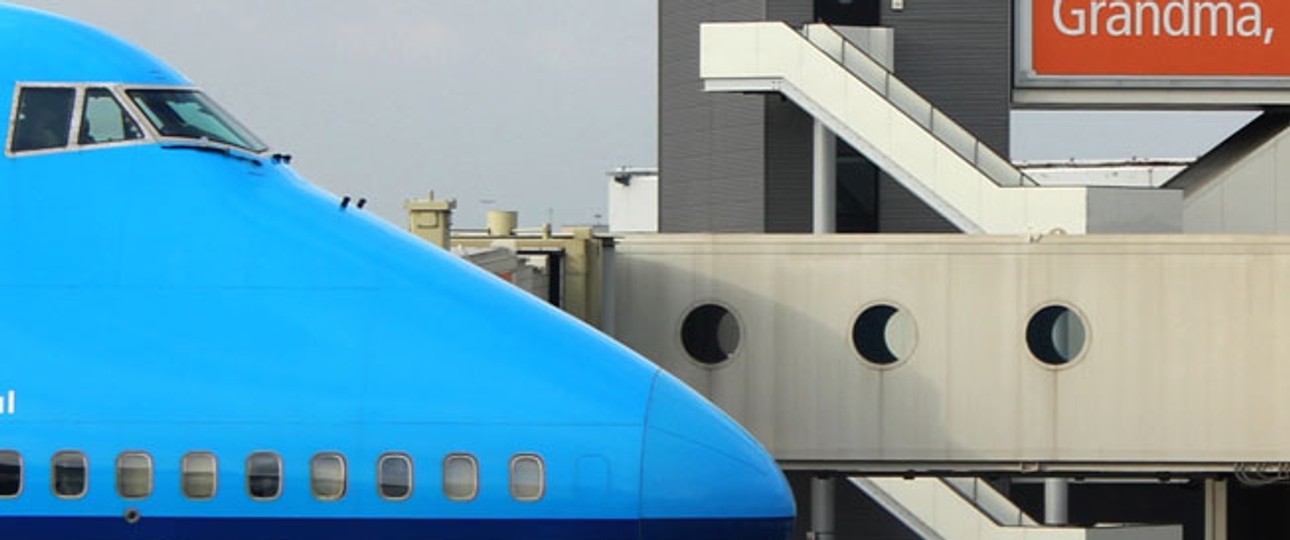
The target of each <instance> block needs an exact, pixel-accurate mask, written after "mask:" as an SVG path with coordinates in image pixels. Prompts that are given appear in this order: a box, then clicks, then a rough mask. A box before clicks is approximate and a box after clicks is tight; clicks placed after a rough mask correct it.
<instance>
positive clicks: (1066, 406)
mask: <svg viewBox="0 0 1290 540" xmlns="http://www.w3.org/2000/svg"><path fill="white" fill-rule="evenodd" d="M614 267H615V277H614V280H615V290H616V291H617V293H616V299H615V309H614V317H615V321H616V325H615V328H616V330H615V337H617V338H618V339H619V340H620V341H622V342H624V343H625V344H627V345H628V346H630V347H632V348H634V349H635V350H637V351H639V352H640V353H642V354H643V355H645V356H646V357H648V358H650V359H651V360H653V361H655V362H657V363H658V364H660V365H661V366H663V367H664V368H666V369H667V370H669V371H671V372H672V373H674V374H676V375H678V376H679V377H681V378H682V379H684V380H685V381H686V382H687V383H689V384H690V385H691V386H693V387H694V388H696V389H698V390H699V391H700V392H702V393H703V394H705V395H706V396H707V397H709V398H710V399H712V400H713V401H714V402H716V403H717V404H718V405H720V406H721V407H723V408H724V409H725V410H727V411H728V412H730V413H731V414H732V416H734V417H735V418H736V419H737V420H739V421H740V422H741V423H743V424H744V425H745V426H746V427H748V428H749V430H750V431H751V432H752V433H753V434H754V435H755V436H756V437H757V438H758V439H759V440H761V441H762V442H763V443H764V444H765V445H766V446H767V448H768V449H770V451H771V452H772V453H773V454H774V455H775V457H776V458H777V459H778V460H779V461H780V463H781V465H782V466H783V467H784V468H785V469H787V470H788V471H790V473H791V474H800V475H807V476H813V475H818V474H827V475H829V476H832V477H834V478H839V477H853V476H861V477H877V478H884V477H886V478H897V479H899V478H906V477H908V478H920V479H923V478H951V479H952V478H955V477H967V478H972V477H995V478H999V477H1002V478H1011V479H1021V480H1026V481H1028V482H1032V483H1030V484H1027V485H1029V486H1034V485H1037V484H1035V483H1041V482H1044V481H1050V479H1054V478H1059V479H1060V478H1064V479H1090V481H1093V480H1098V479H1102V480H1105V481H1107V482H1122V481H1124V482H1140V483H1142V484H1144V485H1145V487H1143V488H1142V489H1162V490H1169V489H1174V488H1170V487H1169V486H1171V485H1173V484H1171V481H1170V479H1181V480H1182V481H1183V482H1184V484H1183V486H1182V487H1180V488H1178V489H1180V490H1184V491H1185V492H1186V494H1185V497H1187V500H1188V501H1191V502H1190V503H1189V504H1194V511H1193V513H1192V514H1189V515H1199V514H1201V513H1202V512H1204V518H1203V521H1204V524H1205V526H1206V527H1207V530H1208V531H1210V532H1213V534H1210V533H1209V532H1207V533H1206V536H1205V538H1208V539H1223V538H1227V537H1226V536H1224V535H1223V534H1222V533H1223V531H1226V530H1227V525H1226V523H1227V521H1226V515H1227V514H1226V512H1227V510H1226V508H1227V506H1226V505H1227V504H1228V502H1227V501H1229V500H1231V501H1235V502H1232V504H1234V505H1239V504H1241V503H1240V502H1239V501H1241V500H1246V501H1249V500H1251V499H1250V497H1272V498H1271V499H1267V500H1268V501H1269V502H1268V503H1260V504H1273V505H1276V504H1281V502H1271V501H1282V499H1279V498H1276V497H1279V495H1277V493H1280V492H1279V491H1277V490H1272V491H1268V490H1259V491H1254V492H1249V491H1248V490H1255V489H1256V488H1254V487H1251V486H1260V485H1268V484H1277V483H1280V484H1283V485H1284V484H1286V483H1287V482H1290V364H1288V363H1287V362H1286V361H1285V359H1286V358H1287V357H1290V334H1288V333H1286V332H1285V331H1284V329H1285V328H1288V327H1290V238H1287V237H1284V236H1183V235H1167V236H1136V235H1086V236H1085V235H1015V236H973V235H813V236H809V235H697V234H696V235H665V236H633V237H628V238H625V239H622V240H621V241H620V243H619V245H618V246H617V248H616V251H615V265H614ZM884 482H885V481H880V482H878V484H879V485H880V487H881V486H884V485H886V484H885V483H884ZM1091 485H1092V484H1089V486H1091ZM1229 485H1230V486H1233V487H1232V489H1233V490H1235V491H1233V492H1232V493H1233V494H1232V495H1231V497H1229V495H1228V493H1229V492H1228V491H1227V490H1228V486H1229ZM1072 486H1075V487H1079V486H1080V485H1079V484H1072ZM799 487H801V486H800V485H799ZM888 487H892V486H888ZM1022 487H1025V486H1022ZM1075 487H1072V489H1075ZM839 489H841V488H839ZM893 489H898V490H900V489H914V488H913V487H911V486H906V485H904V484H894V487H893ZM922 489H928V490H930V491H926V492H923V491H916V492H915V493H913V494H910V493H908V492H907V491H902V492H901V493H904V495H901V496H899V497H896V498H895V499H893V500H894V501H895V502H896V503H899V504H900V506H903V507H906V508H907V509H909V511H911V512H914V513H915V514H916V515H918V516H921V517H920V519H923V520H925V521H926V520H933V518H934V514H935V513H934V512H933V514H928V513H927V511H928V507H926V506H920V505H919V504H915V503H917V501H919V500H923V499H925V498H927V497H941V496H943V495H946V493H945V492H944V488H943V487H937V486H935V485H933V487H930V488H918V490H922ZM1079 489H1094V488H1092V487H1079ZM1135 489H1136V488H1135ZM1238 492H1239V493H1238ZM918 493H921V495H920V494H918ZM938 493H939V494H938ZM1086 493H1087V492H1086ZM1171 493H1172V492H1171ZM1168 496H1169V497H1172V496H1174V495H1172V494H1171V495H1168ZM1179 496H1184V495H1179ZM1242 497H1244V499H1242ZM902 501H903V502H902ZM1211 502H1212V504H1211ZM800 504H802V503H800ZM955 504H959V503H957V502H956V503H955ZM920 508H921V509H922V510H919V509H920ZM933 508H935V507H933ZM1244 508H1246V510H1243V511H1252V510H1248V509H1249V508H1257V506H1250V507H1244ZM960 510H962V509H961V508H960V509H958V510H954V512H956V513H958V514H960V515H962V516H970V515H971V514H970V513H965V512H960ZM955 519H958V518H955ZM963 519H968V518H967V517H964V518H963ZM971 519H973V520H981V519H984V518H981V517H979V516H977V517H972V518H971ZM1269 519H1272V518H1269ZM981 523H984V522H981ZM1164 523H1175V521H1165V522H1164ZM1246 523H1256V524H1257V523H1264V522H1258V521H1249V520H1243V521H1242V522H1236V523H1233V525H1232V527H1234V528H1239V527H1257V526H1258V525H1246ZM1264 525H1266V523H1264ZM947 526H948V525H947ZM954 527H957V526H954ZM951 528H953V527H951ZM1022 529H1026V528H1025V527H1022ZM1017 530H1021V529H1015V528H1007V529H1000V531H999V532H1000V534H1015V533H1013V532H1008V531H1017ZM1027 530H1028V529H1027ZM1234 530H1235V529H1234ZM1256 530H1257V529H1256ZM1138 532H1143V531H1138ZM1103 533H1106V531H1100V532H1099V533H1098V534H1103ZM1152 534H1154V533H1152ZM1189 534H1190V533H1189ZM986 537H990V538H1007V537H1014V536H986ZM986 537H980V538H986ZM1039 537H1040V536H1035V538H1039ZM1093 537H1096V536H1089V538H1093ZM1131 537H1134V536H1128V537H1125V538H1131ZM1246 537H1248V536H1239V535H1238V536H1235V538H1246ZM929 538H935V537H930V536H929ZM945 538H978V537H976V536H961V535H949V536H945ZM1138 538H1154V536H1139V537H1138Z"/></svg>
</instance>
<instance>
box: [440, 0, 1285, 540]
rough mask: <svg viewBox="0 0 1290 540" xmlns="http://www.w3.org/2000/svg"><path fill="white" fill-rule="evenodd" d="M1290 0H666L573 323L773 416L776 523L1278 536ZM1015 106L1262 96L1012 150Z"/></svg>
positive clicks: (768, 428)
mask: <svg viewBox="0 0 1290 540" xmlns="http://www.w3.org/2000/svg"><path fill="white" fill-rule="evenodd" d="M1284 12H1286V10H1285V9H1284V8H1283V6H1281V4H1279V3H1276V2H1273V1H1271V0H1250V1H1247V2H1240V3H1238V2H1227V1H1219V0H1215V1H1212V2H1198V1H1194V0H1126V1H1125V2H1099V1H1092V0H979V1H973V2H965V1H962V0H881V1H880V0H659V48H660V49H659V50H660V54H659V77H660V79H659V81H660V84H659V96H660V103H659V107H660V111H659V122H660V126H659V127H660V129H659V161H658V170H657V171H656V172H655V171H649V172H648V174H647V175H645V176H647V178H646V179H644V180H642V181H640V182H635V181H633V180H632V178H631V176H632V175H631V174H628V173H627V171H626V170H624V171H621V174H619V175H618V176H622V178H621V179H618V178H616V177H615V178H610V179H609V180H607V182H608V185H610V189H611V194H612V195H611V196H612V197H615V198H616V199H615V200H617V201H620V202H619V203H617V204H625V205H629V206H630V205H632V204H634V203H632V202H630V201H657V207H656V208H647V209H646V210H645V211H641V210H640V209H639V208H636V209H633V211H632V212H631V214H630V215H631V216H632V218H631V219H624V220H623V221H622V222H623V223H631V225H623V227H625V228H628V227H629V228H630V229H631V230H630V231H627V232H628V234H623V235H615V236H616V237H615V238H614V239H613V240H612V241H609V239H607V238H604V237H603V236H595V235H593V237H594V238H600V239H601V240H603V241H601V242H598V243H597V245H598V247H597V248H596V250H597V252H598V253H599V254H600V256H601V257H603V261H602V264H601V265H600V267H599V268H600V269H599V270H598V271H597V272H599V273H600V274H599V275H600V276H602V277H603V282H602V284H601V285H600V287H599V291H600V297H599V298H600V302H599V303H598V304H596V306H598V307H597V308H596V310H599V311H600V315H599V316H598V318H595V317H584V319H586V320H589V321H593V322H595V323H596V324H598V325H599V326H600V327H601V328H602V329H604V330H605V331H607V332H609V333H610V334H612V335H613V336H614V337H616V338H617V339H619V340H620V341H622V342H623V343H625V344H627V345H628V346H630V347H632V348H634V349H636V350H637V351H639V352H640V353H641V354H643V355H645V356H646V357H648V358H650V359H651V360H653V361H655V362H657V363H658V364H660V365H662V366H663V367H664V368H666V369H668V370H669V371H671V372H672V373H674V374H676V375H678V376H679V377H681V378H682V379H684V380H685V381H686V382H687V383H689V384H690V385H691V386H693V387H694V388H696V389H697V390H698V391H700V392H702V393H703V394H704V395H706V396H707V397H708V398H709V399H711V400H712V401H714V402H715V403H717V404H718V405H720V406H721V407H723V408H724V409H725V410H726V411H728V412H729V413H730V414H731V415H732V416H734V417H735V418H736V419H737V420H739V421H740V422H741V423H743V424H744V425H745V426H746V427H747V428H748V429H749V430H750V432H751V433H753V435H755V436H756V437H757V438H758V439H759V440H761V441H762V443H763V444H765V445H766V447H767V448H768V449H769V450H770V451H771V452H772V453H773V454H774V455H775V456H776V458H777V459H778V460H779V462H780V464H781V465H782V467H783V468H784V470H785V471H786V473H787V474H788V476H789V479H790V482H791V483H792V485H793V487H794V490H795V492H796V493H797V495H798V512H799V526H798V530H797V531H796V532H795V533H794V534H795V536H794V538H796V539H803V538H813V539H816V540H834V539H837V540H841V539H848V540H850V539H906V538H910V539H913V538H924V539H944V540H962V539H971V540H978V539H1003V538H1008V539H1014V538H1016V539H1020V538H1025V539H1048V538H1054V539H1055V538H1061V539H1067V538H1070V539H1074V538H1089V539H1093V538H1097V539H1113V538H1114V539H1130V538H1132V539H1144V540H1157V539H1159V540H1165V539H1171V540H1173V539H1178V540H1227V539H1242V540H1244V539H1262V538H1278V537H1286V536H1287V535H1290V517H1287V516H1290V514H1287V513H1286V512H1285V509H1286V508H1287V507H1288V506H1290V333H1287V332H1285V331H1284V329H1285V328H1290V236H1285V234H1286V233H1287V232H1290V137H1287V133H1288V131H1287V130H1288V129H1290V116H1287V114H1286V112H1285V111H1286V109H1285V107H1286V106H1287V105H1288V104H1290V64H1287V63H1286V62H1285V59H1286V58H1290V35H1287V36H1284V37H1285V38H1286V39H1282V37H1281V36H1278V35H1277V34H1276V32H1275V29H1276V28H1278V27H1285V28H1290V13H1285V14H1284V15H1283V13H1284ZM1021 108H1053V109H1090V110H1091V109H1162V108H1164V109H1177V110H1189V109H1198V110H1199V109H1205V110H1213V109H1216V108H1228V109H1241V110H1253V111H1261V114H1260V115H1259V116H1258V117H1257V118H1255V119H1254V120H1253V121H1252V122H1251V123H1250V124H1249V125H1247V126H1245V127H1244V128H1242V129H1240V130H1238V131H1237V132H1236V133H1234V134H1232V135H1231V136H1230V137H1229V138H1228V139H1227V140H1225V141H1224V142H1222V143H1221V144H1219V145H1218V146H1217V147H1216V148H1214V149H1213V150H1212V151H1210V152H1208V153H1206V154H1205V155H1203V156H1197V158H1196V159H1195V160H1183V161H1137V162H1129V163H1120V162H1108V163H1091V164H1090V163H1084V164H1079V163H1075V164H1054V163H1021V164H1018V163H1014V162H1013V161H1012V160H1011V159H1010V148H1009V139H1010V133H1009V130H1010V114H1011V112H1012V111H1013V110H1015V109H1021ZM633 190H635V191H633ZM624 201H627V202H624ZM648 204H653V203H652V202H651V203H647V205H648ZM654 210H656V212H654ZM613 221H614V218H613V216H612V215H611V222H613ZM654 230H657V231H658V232H657V233H654V232H651V231H654ZM544 236H550V235H549V234H547V233H543V234H538V235H536V236H535V237H534V241H535V242H536V241H539V240H540V241H542V242H546V241H547V240H545V239H543V238H542V237H544ZM588 238H591V237H588ZM461 240H462V241H466V240H468V241H470V242H489V241H495V240H498V239H490V238H478V237H471V238H465V237H462V239H461ZM502 240H504V239H502ZM544 245H545V244H544ZM520 249H523V241H521V245H520ZM588 297H591V294H590V293H588ZM1283 375H1284V376H1283Z"/></svg>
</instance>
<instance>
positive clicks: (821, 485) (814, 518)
mask: <svg viewBox="0 0 1290 540" xmlns="http://www.w3.org/2000/svg"><path fill="white" fill-rule="evenodd" d="M836 489H837V482H836V479H834V478H833V477H832V476H817V477H814V478H811V535H812V536H811V538H814V539H815V540H833V538H834V531H833V526H834V524H835V523H837V515H836V499H835V498H834V497H835V490H836Z"/></svg>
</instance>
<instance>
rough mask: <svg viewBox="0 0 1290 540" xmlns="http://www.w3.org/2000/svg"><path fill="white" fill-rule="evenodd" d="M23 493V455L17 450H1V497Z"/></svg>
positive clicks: (10, 496) (11, 496)
mask: <svg viewBox="0 0 1290 540" xmlns="http://www.w3.org/2000/svg"><path fill="white" fill-rule="evenodd" d="M20 493H22V456H21V455H19V454H18V453H17V452H13V451H8V450H6V451H3V452H0V499H10V498H13V497H17V496H18V494H20Z"/></svg>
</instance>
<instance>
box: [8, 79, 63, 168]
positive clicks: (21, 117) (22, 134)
mask: <svg viewBox="0 0 1290 540" xmlns="http://www.w3.org/2000/svg"><path fill="white" fill-rule="evenodd" d="M74 101H76V90H75V89H73V88H23V89H22V92H21V94H19V96H18V111H17V118H16V119H15V121H14V129H13V140H12V141H11V143H10V145H9V150H10V151H12V152H30V151H33V150H47V149H51V148H63V147H65V146H67V143H68V138H69V135H70V134H71V131H72V105H73V102H74Z"/></svg>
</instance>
